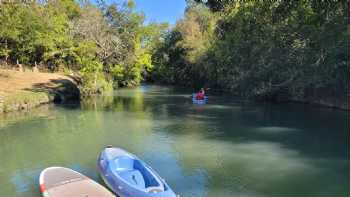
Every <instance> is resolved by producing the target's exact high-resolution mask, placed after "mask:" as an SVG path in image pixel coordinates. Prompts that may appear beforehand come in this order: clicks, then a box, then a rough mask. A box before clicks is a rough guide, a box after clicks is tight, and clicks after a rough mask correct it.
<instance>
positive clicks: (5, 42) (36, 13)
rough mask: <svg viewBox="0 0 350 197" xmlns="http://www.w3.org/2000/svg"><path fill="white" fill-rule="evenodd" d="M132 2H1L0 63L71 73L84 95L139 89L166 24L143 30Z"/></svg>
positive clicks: (141, 16) (140, 18) (141, 17)
mask: <svg viewBox="0 0 350 197" xmlns="http://www.w3.org/2000/svg"><path fill="white" fill-rule="evenodd" d="M144 18H145V17H144V15H143V14H142V13H138V12H136V11H135V2H134V1H132V0H130V1H127V2H126V3H124V4H121V5H118V4H107V3H105V1H101V2H100V3H99V4H98V7H97V6H96V5H95V4H93V3H91V2H89V1H81V2H77V1H75V0H62V1H31V2H27V3H26V2H22V3H21V2H18V3H6V4H1V3H0V59H2V60H4V61H6V62H9V63H12V64H16V63H17V61H18V62H19V63H21V64H27V65H28V64H29V65H33V64H35V63H37V64H41V65H46V66H47V68H48V69H49V70H51V71H65V70H72V71H74V72H79V73H81V75H82V77H83V79H84V80H83V81H84V84H83V93H86V94H92V93H101V92H103V91H104V90H106V89H108V88H109V87H110V86H111V85H110V84H112V83H114V84H115V86H116V87H117V86H131V85H138V84H139V83H140V82H141V81H142V80H143V79H144V74H145V73H149V72H151V71H152V68H153V64H152V61H151V60H152V55H153V50H154V49H155V48H156V43H158V42H159V40H160V38H161V37H162V35H163V34H164V32H165V31H166V29H167V28H168V26H167V25H166V24H159V25H158V24H156V23H151V24H149V25H144Z"/></svg>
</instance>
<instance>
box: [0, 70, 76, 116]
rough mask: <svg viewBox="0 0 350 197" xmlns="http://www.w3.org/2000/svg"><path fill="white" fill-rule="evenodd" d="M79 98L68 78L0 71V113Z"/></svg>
mask: <svg viewBox="0 0 350 197" xmlns="http://www.w3.org/2000/svg"><path fill="white" fill-rule="evenodd" d="M79 98H80V92H79V89H78V87H77V83H76V81H75V80H74V79H73V78H71V77H68V76H64V75H61V74H56V73H39V72H20V71H14V70H3V69H0V113H6V112H11V111H19V110H25V109H30V108H34V107H37V106H39V105H42V104H46V103H51V102H65V101H70V100H78V99H79Z"/></svg>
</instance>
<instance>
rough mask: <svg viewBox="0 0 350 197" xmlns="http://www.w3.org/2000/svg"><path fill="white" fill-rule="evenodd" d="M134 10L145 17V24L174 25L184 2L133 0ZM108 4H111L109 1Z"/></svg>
mask: <svg viewBox="0 0 350 197" xmlns="http://www.w3.org/2000/svg"><path fill="white" fill-rule="evenodd" d="M124 1H127V0H114V2H124ZM134 1H135V3H136V9H137V10H138V11H142V12H144V13H145V15H146V23H149V22H168V23H169V24H171V25H174V24H175V23H176V21H177V20H178V19H180V18H182V16H183V14H184V11H185V8H186V2H185V0H134ZM108 2H113V0H109V1H108Z"/></svg>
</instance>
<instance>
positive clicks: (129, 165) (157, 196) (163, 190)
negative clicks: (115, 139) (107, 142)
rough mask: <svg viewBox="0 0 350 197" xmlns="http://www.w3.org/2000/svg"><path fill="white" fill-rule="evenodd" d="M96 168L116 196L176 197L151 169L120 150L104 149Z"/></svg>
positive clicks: (113, 148) (133, 156)
mask: <svg viewBox="0 0 350 197" xmlns="http://www.w3.org/2000/svg"><path fill="white" fill-rule="evenodd" d="M97 168H98V171H99V173H100V175H101V177H102V179H103V180H104V182H105V183H106V185H107V186H108V187H109V188H110V189H111V190H112V191H113V192H114V193H116V194H117V195H118V196H122V197H176V194H175V193H174V192H173V191H172V190H171V188H170V187H169V186H168V184H167V183H166V182H165V181H164V180H163V179H162V178H160V176H159V175H158V174H157V173H156V172H155V171H154V170H152V168H151V167H149V166H148V165H147V164H146V163H144V162H143V161H141V160H140V159H138V158H137V157H136V156H135V155H133V154H131V153H128V152H127V151H125V150H123V149H121V148H115V147H107V148H105V149H104V150H103V151H102V152H101V154H100V156H99V159H98V164H97Z"/></svg>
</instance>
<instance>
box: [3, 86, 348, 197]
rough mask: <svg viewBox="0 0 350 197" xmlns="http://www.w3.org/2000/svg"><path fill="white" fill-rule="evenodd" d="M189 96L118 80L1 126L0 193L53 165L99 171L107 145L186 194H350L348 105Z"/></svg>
mask: <svg viewBox="0 0 350 197" xmlns="http://www.w3.org/2000/svg"><path fill="white" fill-rule="evenodd" d="M190 95H191V92H187V91H182V90H181V91H179V90H177V89H174V88H171V87H163V86H142V87H140V88H137V89H120V90H118V91H116V92H115V95H110V96H104V97H96V98H91V99H87V100H84V101H82V102H81V103H80V104H70V105H58V107H56V108H54V109H50V110H49V112H50V114H51V115H50V116H51V118H47V119H46V118H41V119H40V121H36V120H34V121H29V122H22V123H21V124H12V125H11V126H8V125H7V126H4V127H3V129H1V128H0V135H1V136H0V143H1V144H3V146H2V147H1V148H0V155H2V156H3V158H4V159H5V163H4V164H3V166H2V168H1V169H0V182H3V183H5V184H4V185H0V194H1V195H0V196H3V195H2V194H8V196H14V195H11V194H15V195H16V196H30V197H32V196H38V195H37V192H36V190H35V189H36V187H37V186H36V183H34V182H35V181H36V179H37V176H38V173H39V171H40V170H39V169H42V168H44V167H45V166H50V165H63V166H67V167H72V168H74V169H76V170H78V171H80V172H83V173H85V174H87V175H89V176H90V177H92V178H94V179H95V180H98V179H97V173H96V170H95V160H96V155H98V152H99V150H101V148H102V147H104V146H105V145H106V144H113V145H118V146H121V147H124V148H126V149H128V150H129V151H131V152H134V153H135V154H137V155H138V156H140V157H141V158H142V159H144V160H145V161H146V162H148V163H150V164H151V165H152V166H153V167H154V168H155V169H156V170H157V171H158V172H159V173H160V174H161V175H162V177H163V178H165V179H166V180H167V181H168V183H169V184H170V185H171V186H172V187H173V189H174V190H175V191H177V192H178V193H179V194H180V195H181V196H185V197H186V196H188V197H190V196H193V197H212V196H220V197H226V196H227V197H229V196H239V197H265V196H269V197H280V196H285V197H289V196H290V197H295V196H307V197H323V196H324V197H328V196H330V195H332V196H337V197H347V196H349V194H350V182H349V181H348V177H350V168H349V166H350V138H349V137H350V133H349V128H350V125H349V122H350V113H349V112H345V111H337V110H332V109H327V108H315V107H309V106H305V105H299V104H283V105H270V104H254V103H249V104H246V103H243V102H240V101H239V100H236V99H230V98H223V97H210V98H209V102H208V104H207V105H201V106H200V105H194V104H192V101H191V99H190ZM34 119H35V118H34ZM38 132H40V134H39V135H38ZM29 145H30V148H27V147H28V146H29ZM43 147H45V150H43ZM8 151H13V152H15V153H16V156H14V155H8V154H6V153H7V152H8ZM34 153H36V154H34ZM3 177H5V178H3ZM6 178H7V179H6ZM1 187H3V188H1ZM2 191H5V192H2Z"/></svg>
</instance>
